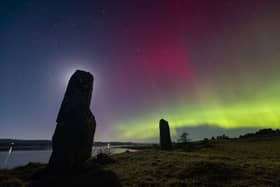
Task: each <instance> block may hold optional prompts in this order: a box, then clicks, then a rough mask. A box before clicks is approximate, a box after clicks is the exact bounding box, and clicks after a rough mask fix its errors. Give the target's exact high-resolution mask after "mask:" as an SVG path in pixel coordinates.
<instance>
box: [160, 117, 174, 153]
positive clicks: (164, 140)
mask: <svg viewBox="0 0 280 187" xmlns="http://www.w3.org/2000/svg"><path fill="white" fill-rule="evenodd" d="M159 130H160V148H161V149H163V150H170V149H172V142H171V138H170V130H169V125H168V121H166V120H164V119H161V120H160V121H159Z"/></svg>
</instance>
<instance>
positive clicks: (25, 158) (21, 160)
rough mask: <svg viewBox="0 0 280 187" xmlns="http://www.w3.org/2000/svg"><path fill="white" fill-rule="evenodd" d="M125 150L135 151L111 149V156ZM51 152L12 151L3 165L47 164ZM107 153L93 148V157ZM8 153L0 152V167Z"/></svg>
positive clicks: (11, 166) (10, 166)
mask: <svg viewBox="0 0 280 187" xmlns="http://www.w3.org/2000/svg"><path fill="white" fill-rule="evenodd" d="M126 150H129V151H131V152H133V151H135V150H133V149H126V148H120V147H111V149H110V151H109V152H110V153H111V154H118V153H123V152H125V151H126ZM51 152H52V151H51V150H35V151H13V152H12V154H11V155H10V157H9V160H8V163H7V164H6V165H5V168H14V167H17V166H23V165H25V164H27V163H29V162H40V163H47V162H48V161H49V158H50V156H51ZM101 152H108V149H107V147H95V148H93V152H92V154H93V156H94V155H96V154H98V153H101ZM7 154H8V151H6V152H0V167H1V168H2V167H3V166H4V162H5V159H6V157H7Z"/></svg>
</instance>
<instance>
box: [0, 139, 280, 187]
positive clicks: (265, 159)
mask: <svg viewBox="0 0 280 187" xmlns="http://www.w3.org/2000/svg"><path fill="white" fill-rule="evenodd" d="M112 159H113V160H114V161H115V162H113V163H110V164H105V165H102V166H101V167H102V169H104V171H108V172H112V173H114V174H115V176H116V177H117V179H118V181H119V182H120V184H121V186H170V187H171V186H172V187H173V186H188V187H189V186H259V187H264V186H275V187H279V186H280V138H279V137H274V138H262V139H257V140H256V139H244V140H219V141H207V142H203V143H194V145H193V146H192V149H191V150H189V151H185V150H180V149H176V150H173V151H160V150H156V149H150V150H142V151H138V152H127V153H122V154H118V155H113V156H112ZM42 167H45V166H44V165H33V167H30V166H29V168H28V167H27V166H26V167H23V168H20V169H21V170H19V169H14V170H8V171H7V170H6V171H3V170H2V171H0V181H1V179H2V181H5V180H6V181H7V180H11V181H16V183H18V184H19V185H21V184H23V185H27V184H28V183H29V182H30V179H29V177H28V176H30V175H31V173H33V171H34V170H40V168H42ZM38 168H39V169H38ZM24 169H25V170H24ZM85 175H87V177H86V178H83V180H81V181H78V183H79V182H80V184H81V186H83V185H82V184H85V185H86V184H88V186H90V185H89V184H90V183H89V182H88V181H87V180H91V179H92V178H91V176H90V175H92V173H90V172H89V173H87V174H85ZM78 179H79V178H77V177H76V178H75V177H71V178H69V179H67V180H68V184H71V180H75V182H77V180H78ZM105 180H106V179H105ZM2 184H4V183H2ZM61 185H62V184H61ZM61 185H60V186H61ZM0 186H1V182H0ZM2 186H3V185H2ZM65 186H66V185H65ZM68 186H69V185H68Z"/></svg>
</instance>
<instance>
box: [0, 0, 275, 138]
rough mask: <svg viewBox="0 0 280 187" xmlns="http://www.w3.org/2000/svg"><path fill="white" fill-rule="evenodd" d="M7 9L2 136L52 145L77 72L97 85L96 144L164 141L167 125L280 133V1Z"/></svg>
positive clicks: (1, 66) (34, 4)
mask: <svg viewBox="0 0 280 187" xmlns="http://www.w3.org/2000/svg"><path fill="white" fill-rule="evenodd" d="M1 4H3V6H1V10H2V11H1V12H2V13H1V15H0V18H1V19H0V25H1V27H0V29H1V31H0V32H1V35H0V39H1V41H3V42H1V44H0V49H1V50H0V62H1V63H0V83H1V85H2V88H3V89H4V91H2V93H0V98H1V100H0V105H1V106H5V107H2V108H1V109H0V114H1V115H2V116H1V118H0V125H1V131H0V137H19V138H48V139H49V138H50V136H51V135H52V132H53V128H54V127H55V118H56V113H57V111H58V107H59V104H60V102H61V98H62V97H63V93H64V89H65V86H66V81H65V77H69V72H73V71H74V70H75V69H77V68H80V69H85V70H87V71H90V72H92V73H93V74H94V75H95V88H94V96H93V101H92V110H93V111H94V113H95V116H96V120H97V131H96V137H97V140H121V141H148V140H151V141H154V140H157V137H158V122H159V119H161V118H165V119H166V120H168V121H169V124H170V127H171V130H172V135H173V137H176V133H178V129H180V128H185V127H200V126H205V125H207V126H210V127H211V126H213V127H219V128H223V129H242V128H243V129H248V128H249V129H250V128H252V129H256V128H279V127H280V97H279V94H278V93H280V74H279V72H278V71H279V70H280V62H279V60H280V53H279V51H280V36H279V33H280V24H279V23H278V22H279V18H280V11H279V10H280V3H279V2H278V1H277V0H267V1H266V0H248V1H243V0H213V1H210V0H209V1H207V0H204V1H203V0H163V1H160V0H156V1H148V0H141V1H133V2H132V1H117V2H116V1H106V2H103V3H101V2H95V1H83V2H79V1H59V2H48V3H46V2H44V3H42V2H40V1H35V0H34V1H20V2H19V1H14V2H12V3H2V2H1ZM14 54H17V55H14ZM10 72H13V75H11V74H10ZM15 115H16V117H15ZM202 131H203V129H202ZM206 131H207V129H206ZM229 132H230V131H229ZM189 133H190V135H191V132H189ZM202 134H203V135H201V137H200V138H203V137H204V136H205V134H206V135H208V136H212V134H211V133H210V132H209V134H207V132H203V133H202ZM228 135H231V134H228Z"/></svg>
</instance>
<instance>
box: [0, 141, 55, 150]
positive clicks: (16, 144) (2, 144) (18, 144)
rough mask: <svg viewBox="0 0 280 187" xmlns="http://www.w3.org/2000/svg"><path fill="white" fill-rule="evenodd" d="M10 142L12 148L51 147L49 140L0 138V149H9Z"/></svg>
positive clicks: (40, 148) (37, 148) (34, 148)
mask: <svg viewBox="0 0 280 187" xmlns="http://www.w3.org/2000/svg"><path fill="white" fill-rule="evenodd" d="M12 143H13V150H47V149H51V141H50V140H17V139H0V151H7V150H9V148H10V146H11V144H12Z"/></svg>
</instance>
